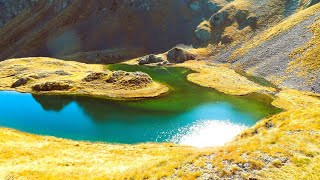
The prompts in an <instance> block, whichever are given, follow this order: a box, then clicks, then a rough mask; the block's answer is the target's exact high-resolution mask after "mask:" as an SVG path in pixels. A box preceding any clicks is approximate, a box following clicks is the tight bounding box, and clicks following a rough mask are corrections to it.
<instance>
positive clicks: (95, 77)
mask: <svg viewBox="0 0 320 180" xmlns="http://www.w3.org/2000/svg"><path fill="white" fill-rule="evenodd" d="M105 76H108V73H106V72H93V73H90V74H89V75H87V76H86V77H85V78H83V79H82V81H84V82H91V81H95V80H99V79H102V78H103V77H105Z"/></svg>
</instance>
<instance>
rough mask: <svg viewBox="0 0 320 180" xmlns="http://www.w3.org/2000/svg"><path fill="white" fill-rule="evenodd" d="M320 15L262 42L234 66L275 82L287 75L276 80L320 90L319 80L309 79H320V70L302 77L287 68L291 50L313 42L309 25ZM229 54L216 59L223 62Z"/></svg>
mask: <svg viewBox="0 0 320 180" xmlns="http://www.w3.org/2000/svg"><path fill="white" fill-rule="evenodd" d="M319 16H320V12H319V13H317V14H315V15H314V16H311V17H309V18H307V19H306V20H305V21H303V22H302V23H299V24H298V25H296V26H294V27H293V28H292V29H290V30H289V31H287V32H284V33H281V34H280V35H278V36H276V37H274V38H272V39H270V40H268V41H265V42H263V43H261V44H260V45H259V46H257V47H255V48H253V49H251V50H250V51H249V52H248V53H247V54H245V55H244V56H242V57H240V58H239V59H237V60H236V61H234V63H233V67H242V68H243V70H245V71H249V72H250V73H251V74H253V75H255V76H260V77H263V78H265V79H267V80H269V81H271V82H273V81H275V80H278V79H282V78H283V77H285V78H284V80H283V81H282V82H281V83H280V84H278V83H276V82H274V83H275V84H278V85H279V86H280V87H281V86H285V87H290V88H294V89H299V90H306V91H313V92H316V93H320V82H319V80H316V82H314V83H313V84H310V83H306V82H307V80H308V79H311V78H313V79H319V76H320V71H319V72H315V73H309V74H308V75H307V76H306V77H299V76H297V75H296V73H288V72H286V70H287V68H288V63H290V62H291V61H293V59H291V58H290V57H289V54H290V53H291V52H293V51H294V50H296V49H297V48H299V47H302V46H304V45H305V44H307V43H308V42H310V39H311V38H312V36H313V34H312V32H311V31H310V30H309V29H308V27H309V26H310V25H312V24H313V23H314V22H315V20H316V18H317V17H319ZM229 54H230V52H225V53H221V55H220V57H217V59H216V60H217V61H219V62H221V61H225V59H226V56H229ZM297 72H298V69H297ZM274 77H275V78H274Z"/></svg>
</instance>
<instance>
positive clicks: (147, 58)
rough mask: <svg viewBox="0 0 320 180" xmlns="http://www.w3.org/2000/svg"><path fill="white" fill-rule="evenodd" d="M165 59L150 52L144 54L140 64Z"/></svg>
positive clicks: (158, 61)
mask: <svg viewBox="0 0 320 180" xmlns="http://www.w3.org/2000/svg"><path fill="white" fill-rule="evenodd" d="M164 61H166V60H164V59H163V58H162V57H161V56H159V55H155V54H150V55H146V56H143V57H141V58H140V59H139V65H144V64H152V63H161V62H164Z"/></svg>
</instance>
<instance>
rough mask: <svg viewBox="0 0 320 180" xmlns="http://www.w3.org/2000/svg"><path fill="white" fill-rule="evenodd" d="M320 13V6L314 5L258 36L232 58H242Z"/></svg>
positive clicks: (238, 50)
mask: <svg viewBox="0 0 320 180" xmlns="http://www.w3.org/2000/svg"><path fill="white" fill-rule="evenodd" d="M319 11H320V4H317V5H314V6H312V7H310V8H308V9H305V10H303V11H300V12H299V13H296V14H294V15H292V16H291V17H289V18H288V19H286V20H285V21H283V22H282V23H280V24H278V25H276V26H274V27H272V28H269V29H268V30H266V31H264V32H262V33H260V34H258V35H257V36H255V37H254V39H253V40H252V41H248V42H246V43H245V44H244V45H242V46H241V47H240V48H239V49H237V50H236V51H235V52H234V53H233V54H232V56H231V58H232V59H233V58H236V57H239V56H242V55H244V54H246V53H247V52H249V51H250V50H251V49H252V48H254V47H257V46H258V45H259V44H261V43H263V42H265V41H267V40H269V39H271V38H273V37H275V36H277V35H279V34H280V33H283V32H286V31H288V30H290V29H291V28H292V27H294V26H295V25H297V24H299V23H301V22H302V21H303V20H305V19H307V18H308V17H310V16H312V15H314V14H315V13H317V12H319Z"/></svg>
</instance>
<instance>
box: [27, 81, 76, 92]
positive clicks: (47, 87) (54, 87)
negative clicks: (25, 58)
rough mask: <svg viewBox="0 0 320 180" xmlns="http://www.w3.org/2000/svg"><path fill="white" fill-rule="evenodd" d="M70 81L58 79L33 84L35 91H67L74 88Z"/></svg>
mask: <svg viewBox="0 0 320 180" xmlns="http://www.w3.org/2000/svg"><path fill="white" fill-rule="evenodd" d="M71 83H72V82H70V81H56V82H45V83H40V84H35V85H33V86H32V90H33V91H66V90H69V89H71V88H72V85H71Z"/></svg>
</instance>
